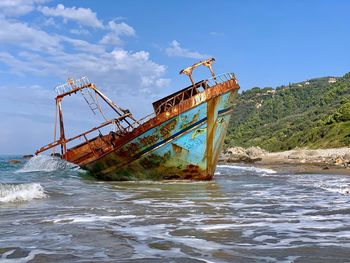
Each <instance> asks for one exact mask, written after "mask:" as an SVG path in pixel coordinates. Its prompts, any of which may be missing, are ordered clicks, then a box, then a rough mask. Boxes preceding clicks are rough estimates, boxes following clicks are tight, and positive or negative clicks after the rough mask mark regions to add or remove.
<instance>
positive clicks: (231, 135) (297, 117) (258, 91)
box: [225, 73, 350, 151]
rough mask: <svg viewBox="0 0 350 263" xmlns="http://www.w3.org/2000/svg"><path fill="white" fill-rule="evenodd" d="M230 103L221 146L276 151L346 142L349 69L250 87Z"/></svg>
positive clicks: (348, 134) (348, 135)
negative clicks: (231, 108)
mask: <svg viewBox="0 0 350 263" xmlns="http://www.w3.org/2000/svg"><path fill="white" fill-rule="evenodd" d="M234 104H235V105H234V113H233V115H232V118H231V122H230V125H229V129H228V134H227V137H226V139H225V148H227V147H232V146H242V147H249V146H260V147H262V148H264V149H266V150H268V151H281V150H290V149H294V148H295V147H308V148H311V149H313V148H328V147H341V146H348V145H350V73H347V74H346V75H344V76H343V77H341V78H333V77H324V78H315V79H311V80H308V81H304V82H299V83H290V84H289V85H288V86H281V87H278V88H276V89H272V88H258V87H256V88H252V89H250V90H247V91H243V92H242V93H241V94H239V95H238V96H237V98H236V101H235V103H234Z"/></svg>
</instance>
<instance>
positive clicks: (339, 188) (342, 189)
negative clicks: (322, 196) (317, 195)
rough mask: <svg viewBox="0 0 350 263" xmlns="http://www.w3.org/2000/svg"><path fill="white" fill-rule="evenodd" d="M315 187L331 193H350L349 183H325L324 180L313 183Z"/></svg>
mask: <svg viewBox="0 0 350 263" xmlns="http://www.w3.org/2000/svg"><path fill="white" fill-rule="evenodd" d="M314 186H315V187H319V188H321V189H323V190H326V191H328V192H333V193H339V194H342V195H350V184H338V185H336V184H327V183H326V182H321V183H315V184H314Z"/></svg>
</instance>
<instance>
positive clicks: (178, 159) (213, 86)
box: [35, 58, 239, 181]
mask: <svg viewBox="0 0 350 263" xmlns="http://www.w3.org/2000/svg"><path fill="white" fill-rule="evenodd" d="M214 61H215V60H214V58H211V59H208V60H204V61H201V62H198V63H196V64H194V65H192V66H190V67H188V68H185V69H183V70H181V72H180V74H185V75H187V76H188V77H189V79H190V81H191V83H192V85H191V86H189V87H187V88H184V89H182V90H179V91H177V92H175V93H173V94H171V95H169V96H167V97H165V98H162V99H160V100H158V101H156V102H154V103H153V108H154V113H153V114H152V115H151V116H146V117H145V118H143V119H141V120H136V119H135V118H134V117H133V116H132V114H131V113H130V111H129V110H124V109H122V108H120V107H119V106H118V105H116V104H115V103H114V102H112V101H111V100H110V99H109V98H107V97H106V96H105V95H104V94H103V93H101V91H99V90H98V89H97V88H96V86H95V85H94V84H93V83H90V82H89V81H88V79H87V78H86V77H83V78H81V79H79V80H71V79H70V80H68V81H67V83H66V84H64V85H61V86H57V87H56V92H57V93H58V95H57V96H56V120H55V138H54V142H53V143H50V144H48V145H46V146H44V147H41V148H40V149H39V150H37V151H36V152H35V154H40V153H42V152H45V151H47V150H49V149H53V154H55V148H57V147H60V154H58V155H59V156H60V157H61V158H62V159H65V160H67V161H68V162H71V163H74V164H77V165H79V166H80V167H81V168H82V169H84V170H87V171H89V172H90V173H91V174H92V175H93V176H95V177H97V178H99V179H102V180H116V181H120V180H164V179H179V180H182V179H189V180H210V179H212V178H213V176H214V171H215V168H216V164H217V160H218V157H219V153H220V151H221V148H222V145H223V141H224V138H225V134H226V131H227V126H228V124H229V120H230V116H231V114H232V111H233V108H232V104H233V100H234V98H235V95H236V93H237V91H238V89H239V85H238V82H237V79H236V77H235V75H234V74H233V73H226V74H221V75H217V76H216V75H215V74H214V72H213V69H212V63H213V62H214ZM201 65H203V66H206V67H208V68H209V70H210V72H211V75H212V77H211V78H209V79H207V80H202V81H200V82H197V83H195V82H194V80H193V78H192V71H193V69H195V68H196V67H198V66H201ZM77 93H81V95H83V96H84V99H85V100H86V102H87V103H88V105H89V106H90V108H91V109H92V110H93V111H94V110H99V111H100V112H101V114H102V115H103V112H102V109H101V107H100V104H99V102H98V100H102V101H103V102H104V103H106V104H107V105H108V106H109V107H110V108H111V109H112V110H113V112H115V118H113V119H107V118H105V120H106V121H105V122H103V123H102V124H101V125H99V126H97V127H94V128H92V129H90V130H88V131H85V132H83V133H82V134H79V135H77V136H74V137H72V138H69V139H68V138H66V137H65V127H64V122H63V113H62V100H63V98H65V97H66V96H70V95H73V94H77ZM57 119H58V122H59V125H57ZM57 126H58V127H57ZM57 128H59V132H58V134H59V138H58V139H57V140H56V130H57ZM106 128H107V132H105V134H103V133H102V132H101V130H106ZM78 140H80V141H78ZM81 140H83V142H82V143H81ZM70 145H73V146H71V147H70ZM55 155H57V154H55Z"/></svg>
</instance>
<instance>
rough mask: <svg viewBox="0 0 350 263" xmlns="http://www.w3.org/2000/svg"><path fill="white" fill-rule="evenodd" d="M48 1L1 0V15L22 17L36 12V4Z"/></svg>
mask: <svg viewBox="0 0 350 263" xmlns="http://www.w3.org/2000/svg"><path fill="white" fill-rule="evenodd" d="M44 2H46V0H1V1H0V14H2V15H4V16H20V15H24V14H27V13H29V12H31V11H33V10H34V8H35V5H36V4H41V3H44Z"/></svg>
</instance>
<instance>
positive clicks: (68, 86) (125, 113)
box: [35, 77, 140, 155]
mask: <svg viewBox="0 0 350 263" xmlns="http://www.w3.org/2000/svg"><path fill="white" fill-rule="evenodd" d="M83 89H90V90H92V91H93V92H94V93H95V95H96V98H97V96H99V97H100V98H102V100H103V101H104V102H105V103H106V104H107V105H108V106H109V107H110V108H111V109H112V110H113V111H114V112H115V113H116V114H117V115H118V116H119V117H117V118H114V119H112V120H108V119H106V117H105V116H104V114H103V112H102V109H101V107H100V105H97V106H98V108H99V111H100V112H101V115H102V117H103V118H104V119H105V120H106V121H105V122H104V123H102V124H101V125H99V126H97V127H94V128H92V129H90V130H88V131H86V132H83V133H81V134H79V135H77V136H74V137H72V138H69V139H67V138H66V137H65V127H64V120H63V111H62V100H63V98H64V97H66V96H70V95H72V94H76V93H77V92H79V91H82V90H83ZM55 90H56V92H57V93H58V95H57V96H56V114H55V127H54V142H52V143H50V144H47V145H45V146H43V147H41V148H40V149H39V150H37V151H36V152H35V154H39V153H41V152H44V151H47V150H49V149H51V148H53V154H54V153H55V148H56V146H59V145H60V146H61V155H65V154H66V153H67V143H68V142H71V141H73V140H76V139H78V138H81V137H84V138H85V141H86V142H87V144H88V145H89V147H90V144H89V140H88V139H87V137H86V135H87V134H90V133H92V132H94V131H96V130H98V129H100V128H103V127H105V126H107V125H109V124H114V125H115V127H116V130H118V133H119V134H122V133H125V132H129V131H132V130H133V129H134V128H135V127H137V126H139V125H140V121H138V120H136V119H135V118H134V117H133V116H132V114H131V113H130V111H129V110H124V109H122V108H121V107H119V106H118V105H117V104H115V103H114V102H113V101H112V100H110V99H109V98H108V97H107V96H106V95H104V94H103V93H102V92H101V91H99V90H98V89H97V88H96V86H95V84H93V83H90V82H89V81H88V79H87V78H86V77H83V78H81V79H78V80H72V79H68V80H67V83H65V84H63V85H60V86H57V87H56V88H55ZM84 98H85V97H84ZM57 116H58V122H59V134H60V136H59V139H58V140H56V135H57ZM128 119H130V120H128ZM122 122H125V123H126V124H127V125H126V127H125V126H123V125H122ZM90 148H91V147H90Z"/></svg>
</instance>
